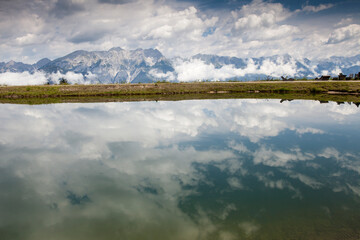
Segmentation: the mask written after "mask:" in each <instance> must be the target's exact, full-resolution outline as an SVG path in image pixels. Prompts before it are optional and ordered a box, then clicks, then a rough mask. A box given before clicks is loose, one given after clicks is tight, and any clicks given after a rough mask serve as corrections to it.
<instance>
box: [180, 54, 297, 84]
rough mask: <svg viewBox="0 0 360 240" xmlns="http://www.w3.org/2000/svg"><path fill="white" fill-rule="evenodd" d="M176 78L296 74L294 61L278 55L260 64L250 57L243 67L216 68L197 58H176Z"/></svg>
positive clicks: (206, 78)
mask: <svg viewBox="0 0 360 240" xmlns="http://www.w3.org/2000/svg"><path fill="white" fill-rule="evenodd" d="M174 69H175V72H176V73H177V75H178V77H177V79H178V80H179V81H180V82H189V81H196V80H225V79H231V78H235V77H244V76H245V75H247V74H263V75H270V76H274V77H280V76H282V75H284V76H295V75H296V74H297V71H298V69H297V66H296V61H295V60H294V59H291V60H290V61H286V60H285V59H284V58H283V57H279V58H278V59H277V60H276V61H270V60H269V59H266V60H264V61H263V62H262V63H261V64H255V62H254V61H253V60H252V59H249V60H247V62H246V66H245V67H244V68H236V67H235V66H233V65H224V66H222V67H221V68H216V67H215V66H214V65H213V64H206V63H205V62H204V61H201V60H199V59H190V60H179V59H178V60H177V61H175V62H174Z"/></svg>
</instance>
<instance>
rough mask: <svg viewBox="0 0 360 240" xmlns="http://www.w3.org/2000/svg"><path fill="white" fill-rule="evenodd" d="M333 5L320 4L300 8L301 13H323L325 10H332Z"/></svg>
mask: <svg viewBox="0 0 360 240" xmlns="http://www.w3.org/2000/svg"><path fill="white" fill-rule="evenodd" d="M334 6H335V5H334V4H331V3H329V4H320V5H319V6H312V5H306V6H304V7H303V8H302V11H304V12H314V13H316V12H320V11H323V10H326V9H329V8H332V7H334Z"/></svg>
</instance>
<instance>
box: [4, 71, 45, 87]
mask: <svg viewBox="0 0 360 240" xmlns="http://www.w3.org/2000/svg"><path fill="white" fill-rule="evenodd" d="M46 83H47V78H46V77H45V75H44V73H42V72H35V73H33V74H31V73H29V72H22V73H13V72H5V73H0V85H8V86H20V85H44V84H46Z"/></svg>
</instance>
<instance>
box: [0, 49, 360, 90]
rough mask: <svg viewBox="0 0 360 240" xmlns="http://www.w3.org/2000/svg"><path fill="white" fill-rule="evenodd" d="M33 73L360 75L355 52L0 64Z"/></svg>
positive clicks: (84, 57) (89, 57)
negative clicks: (322, 56) (345, 54)
mask: <svg viewBox="0 0 360 240" xmlns="http://www.w3.org/2000/svg"><path fill="white" fill-rule="evenodd" d="M36 71H40V72H43V73H44V74H47V75H51V74H60V75H61V74H62V75H65V74H67V73H75V74H81V75H82V76H83V78H84V81H85V82H88V83H137V82H142V83H146V82H155V81H158V80H166V81H194V80H228V79H235V80H257V79H266V78H272V77H275V78H277V77H280V76H281V75H284V76H288V77H297V78H302V77H308V78H313V77H317V76H319V75H333V76H335V75H337V74H338V73H340V72H342V73H344V74H349V73H356V72H360V54H358V55H355V56H351V57H339V56H334V57H330V58H328V59H323V60H309V59H307V58H294V57H292V56H290V55H289V54H285V55H274V56H268V57H258V58H238V57H231V56H219V55H214V54H196V55H194V56H192V57H189V58H181V57H174V58H171V59H169V58H166V57H165V56H164V55H163V54H162V53H161V52H160V51H159V50H157V49H153V48H148V49H141V48H138V49H135V50H126V49H123V48H121V47H114V48H111V49H109V50H108V51H85V50H77V51H74V52H71V53H69V54H67V55H65V56H63V57H60V58H57V59H54V60H52V61H51V60H50V59H47V58H43V59H41V60H39V61H38V62H37V63H34V64H25V63H22V62H14V61H9V62H7V63H5V62H0V73H5V72H13V73H16V72H20V73H21V72H29V73H34V72H36ZM50 83H56V81H54V80H53V82H51V81H50Z"/></svg>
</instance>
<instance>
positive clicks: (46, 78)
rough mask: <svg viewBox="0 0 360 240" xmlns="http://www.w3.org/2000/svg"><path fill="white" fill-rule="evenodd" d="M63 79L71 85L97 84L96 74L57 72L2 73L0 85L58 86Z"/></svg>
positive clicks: (0, 74)
mask: <svg viewBox="0 0 360 240" xmlns="http://www.w3.org/2000/svg"><path fill="white" fill-rule="evenodd" d="M61 78H65V79H66V80H67V81H68V83H70V84H90V83H94V82H97V81H98V79H97V76H96V74H92V73H88V74H86V75H85V76H83V75H82V74H80V73H74V72H67V73H65V74H63V73H60V72H57V73H52V74H46V73H44V72H41V71H36V72H34V73H29V72H27V71H25V72H22V73H13V72H5V73H0V85H7V86H26V85H44V84H47V83H48V82H50V83H55V84H58V83H59V80H60V79H61Z"/></svg>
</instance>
